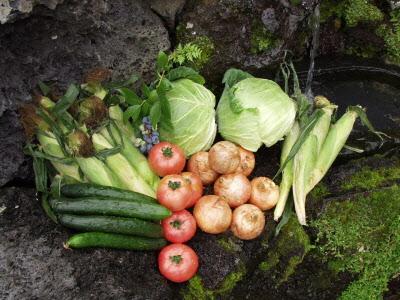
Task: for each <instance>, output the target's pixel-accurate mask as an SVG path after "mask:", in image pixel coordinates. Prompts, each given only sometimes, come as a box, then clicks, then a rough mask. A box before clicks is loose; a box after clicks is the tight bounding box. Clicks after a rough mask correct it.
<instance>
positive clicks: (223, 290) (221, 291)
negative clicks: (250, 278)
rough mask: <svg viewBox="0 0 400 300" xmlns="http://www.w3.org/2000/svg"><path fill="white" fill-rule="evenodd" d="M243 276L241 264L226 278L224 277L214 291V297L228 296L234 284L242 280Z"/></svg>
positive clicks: (244, 271)
mask: <svg viewBox="0 0 400 300" xmlns="http://www.w3.org/2000/svg"><path fill="white" fill-rule="evenodd" d="M245 275H246V268H245V266H244V265H243V264H241V265H240V266H239V268H238V270H237V271H235V272H231V273H229V274H228V276H226V277H225V279H224V281H223V282H222V283H221V285H220V287H219V288H218V289H216V290H214V295H215V296H221V295H226V294H228V293H229V292H230V291H232V290H233V288H234V287H235V286H236V284H237V283H238V282H239V281H241V280H242V279H243V277H244V276H245Z"/></svg>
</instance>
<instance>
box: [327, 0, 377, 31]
mask: <svg viewBox="0 0 400 300" xmlns="http://www.w3.org/2000/svg"><path fill="white" fill-rule="evenodd" d="M332 16H336V17H338V18H341V19H343V20H344V21H346V24H347V26H349V27H354V26H356V25H357V24H358V23H366V22H377V21H382V20H383V17H384V15H383V13H382V12H381V11H380V10H379V8H378V7H376V6H375V5H374V4H373V1H371V0H341V1H331V0H324V1H322V3H321V22H326V21H327V20H328V19H329V18H330V17H332Z"/></svg>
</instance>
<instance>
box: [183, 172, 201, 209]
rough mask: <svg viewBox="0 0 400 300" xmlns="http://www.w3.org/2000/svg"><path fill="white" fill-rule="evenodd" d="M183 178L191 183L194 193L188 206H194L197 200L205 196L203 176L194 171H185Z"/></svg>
mask: <svg viewBox="0 0 400 300" xmlns="http://www.w3.org/2000/svg"><path fill="white" fill-rule="evenodd" d="M182 176H183V178H185V179H186V180H187V181H188V183H189V184H190V188H191V190H192V195H191V197H190V201H189V203H188V205H187V206H186V208H189V207H192V206H194V205H195V204H196V202H197V200H199V199H200V198H201V196H203V183H202V182H201V178H200V176H199V175H197V174H195V173H192V172H183V173H182Z"/></svg>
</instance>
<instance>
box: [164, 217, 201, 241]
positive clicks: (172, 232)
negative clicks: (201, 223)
mask: <svg viewBox="0 0 400 300" xmlns="http://www.w3.org/2000/svg"><path fill="white" fill-rule="evenodd" d="M162 226H163V229H164V237H165V238H166V239H167V240H168V241H170V242H171V243H184V242H187V241H188V240H190V239H191V238H192V237H193V236H194V235H195V233H196V227H197V226H196V220H195V219H194V217H193V216H192V214H191V213H190V212H188V211H187V210H186V209H184V210H181V211H177V212H174V213H173V214H172V216H170V217H168V218H166V219H164V220H163V221H162Z"/></svg>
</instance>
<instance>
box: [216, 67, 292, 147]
mask: <svg viewBox="0 0 400 300" xmlns="http://www.w3.org/2000/svg"><path fill="white" fill-rule="evenodd" d="M223 83H225V89H224V92H223V94H222V96H221V99H220V101H219V103H218V107H217V119H218V130H219V132H220V134H221V135H222V137H223V138H224V139H225V140H228V141H231V142H234V143H236V144H239V145H240V146H242V147H243V148H245V149H247V150H250V151H253V152H255V151H257V150H258V148H260V147H261V145H262V144H265V146H267V147H270V146H272V145H274V144H275V143H276V142H277V141H279V140H281V139H282V138H283V137H284V136H285V135H286V134H287V133H288V132H289V131H290V129H291V128H292V126H293V123H294V121H295V117H296V110H297V106H296V104H295V102H294V101H293V100H292V99H291V98H290V97H289V96H288V95H287V94H286V93H285V92H284V91H283V90H282V89H281V88H280V86H279V85H278V84H277V83H275V82H274V81H271V80H267V79H262V78H255V77H253V76H251V75H250V74H248V73H246V72H243V71H240V70H237V69H229V70H228V71H227V72H226V73H225V75H224V80H223Z"/></svg>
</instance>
